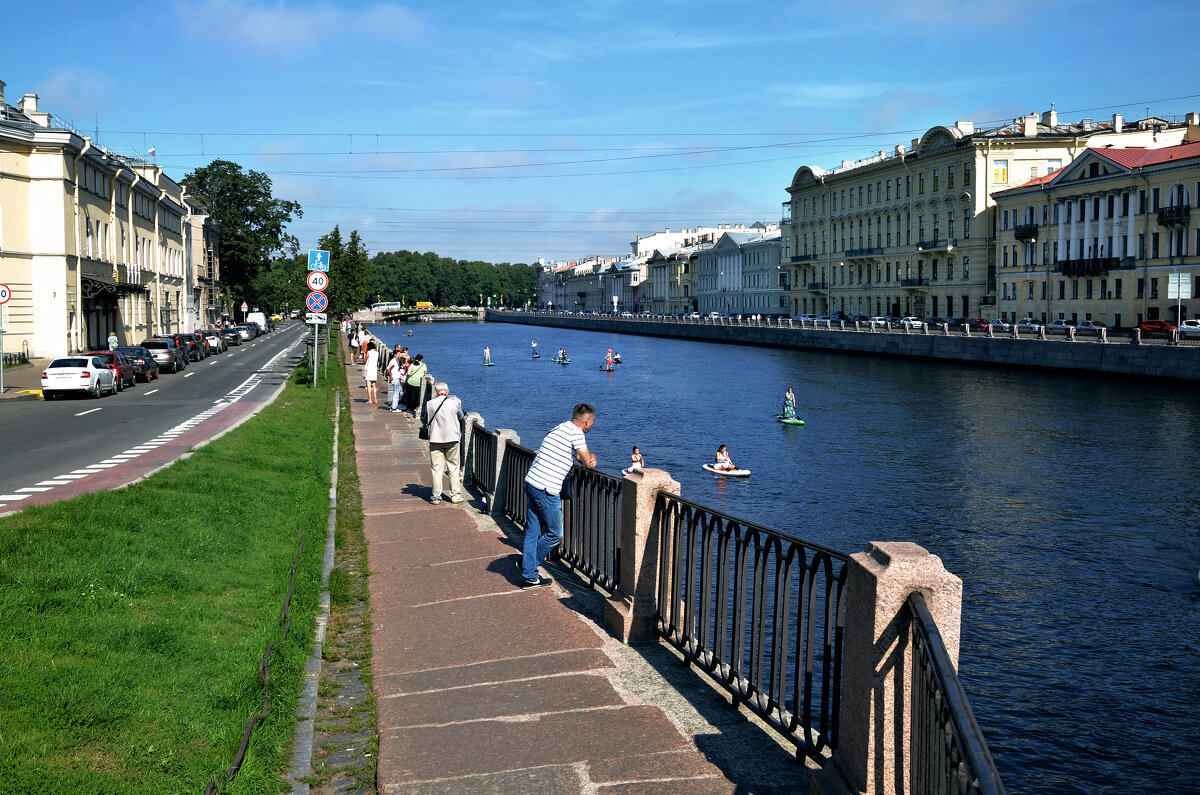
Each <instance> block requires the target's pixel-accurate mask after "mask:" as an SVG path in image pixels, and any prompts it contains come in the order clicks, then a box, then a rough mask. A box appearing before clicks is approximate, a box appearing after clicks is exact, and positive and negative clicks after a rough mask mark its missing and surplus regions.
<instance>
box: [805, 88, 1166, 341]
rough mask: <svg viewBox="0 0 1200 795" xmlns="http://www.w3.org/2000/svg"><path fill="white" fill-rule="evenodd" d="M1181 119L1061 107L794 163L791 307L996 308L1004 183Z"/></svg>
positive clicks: (920, 312) (1134, 142)
mask: <svg viewBox="0 0 1200 795" xmlns="http://www.w3.org/2000/svg"><path fill="white" fill-rule="evenodd" d="M1182 137H1183V125H1173V126H1172V125H1166V126H1164V127H1163V128H1161V129H1153V128H1149V127H1148V128H1142V127H1140V126H1137V127H1132V126H1131V127H1129V128H1126V127H1125V125H1124V123H1123V120H1122V119H1121V117H1120V116H1114V117H1113V120H1112V121H1111V122H1107V121H1106V122H1094V121H1093V120H1091V119H1084V120H1082V121H1080V122H1078V123H1070V124H1060V123H1059V121H1058V118H1057V114H1056V112H1055V111H1053V110H1051V111H1049V112H1047V113H1043V114H1042V115H1041V117H1040V118H1039V117H1038V116H1036V115H1031V116H1025V117H1022V118H1019V119H1014V120H1013V123H1012V124H1010V125H1006V126H1004V127H999V128H995V129H988V130H977V129H976V128H975V126H974V124H972V123H971V122H957V123H955V124H954V126H952V127H934V128H931V129H930V130H928V131H927V132H926V133H925V134H924V135H923V136H921V137H920V138H916V139H913V141H912V143H911V146H910V147H908V148H906V147H904V146H896V147H895V148H894V150H893V151H891V152H888V151H880V152H879V153H878V154H877V155H875V156H873V157H869V158H866V159H864V160H859V161H843V163H842V165H841V166H839V167H838V168H834V169H831V170H828V171H826V170H824V169H822V168H819V167H816V166H803V167H801V168H800V169H798V170H797V171H796V173H795V176H794V178H793V179H792V182H791V185H790V186H788V188H787V191H788V194H789V199H788V201H787V202H785V203H784V217H783V220H782V222H781V226H782V229H783V254H782V266H783V268H784V269H785V270H786V271H788V278H787V282H788V283H789V284H790V285H793V289H791V290H790V291H789V296H788V297H789V303H790V313H791V314H792V315H799V314H806V313H809V314H817V315H832V314H834V313H838V312H841V313H845V314H847V315H863V316H892V317H898V316H903V315H914V316H918V317H927V316H928V317H934V316H936V317H947V318H950V317H955V318H961V317H990V316H992V315H994V314H995V302H996V285H997V277H998V272H997V263H996V260H995V256H996V251H997V248H996V246H995V237H994V233H993V228H992V219H993V213H992V209H993V208H992V198H991V194H992V193H993V192H994V191H996V190H1002V189H1004V188H1007V187H1010V186H1015V185H1021V184H1024V183H1025V182H1027V181H1028V180H1030V179H1031V178H1035V177H1038V176H1042V175H1045V174H1046V173H1049V172H1053V171H1056V170H1058V169H1060V168H1062V167H1063V166H1064V165H1065V164H1067V163H1070V162H1071V161H1072V160H1074V159H1075V158H1076V157H1077V156H1079V155H1080V154H1081V153H1083V152H1084V151H1086V149H1087V147H1089V146H1113V147H1128V146H1147V145H1149V144H1150V142H1151V140H1152V139H1154V138H1157V139H1158V140H1161V141H1164V142H1166V141H1168V140H1169V141H1171V142H1178V141H1180V140H1182Z"/></svg>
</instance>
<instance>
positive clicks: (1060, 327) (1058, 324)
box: [1018, 320, 1075, 334]
mask: <svg viewBox="0 0 1200 795" xmlns="http://www.w3.org/2000/svg"><path fill="white" fill-rule="evenodd" d="M1018 325H1020V324H1018ZM1069 328H1075V324H1074V323H1072V322H1071V321H1069V320H1051V321H1050V322H1049V323H1047V324H1046V331H1047V332H1051V331H1061V332H1062V333H1063V334H1066V333H1067V329H1069Z"/></svg>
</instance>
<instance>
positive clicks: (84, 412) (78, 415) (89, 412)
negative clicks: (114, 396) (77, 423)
mask: <svg viewBox="0 0 1200 795" xmlns="http://www.w3.org/2000/svg"><path fill="white" fill-rule="evenodd" d="M101 408H104V407H103V406H101V407H100V408H95V409H88V410H87V411H81V412H79V413H78V414H76V415H75V416H76V417H82V416H83V415H84V414H91V413H92V412H93V411H99V410H100V409H101Z"/></svg>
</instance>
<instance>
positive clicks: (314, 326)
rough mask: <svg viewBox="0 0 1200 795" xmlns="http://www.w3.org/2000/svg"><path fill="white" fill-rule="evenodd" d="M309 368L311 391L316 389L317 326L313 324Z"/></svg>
mask: <svg viewBox="0 0 1200 795" xmlns="http://www.w3.org/2000/svg"><path fill="white" fill-rule="evenodd" d="M308 364H309V366H310V367H312V371H313V384H312V385H313V389H316V388H317V324H316V323H313V352H312V360H311V361H309V363H308Z"/></svg>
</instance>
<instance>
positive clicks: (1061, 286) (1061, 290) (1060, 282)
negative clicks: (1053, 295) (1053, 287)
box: [1058, 279, 1067, 301]
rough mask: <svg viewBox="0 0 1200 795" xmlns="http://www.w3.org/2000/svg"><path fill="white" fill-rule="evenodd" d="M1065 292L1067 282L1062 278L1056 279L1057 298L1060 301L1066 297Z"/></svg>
mask: <svg viewBox="0 0 1200 795" xmlns="http://www.w3.org/2000/svg"><path fill="white" fill-rule="evenodd" d="M1066 294H1067V283H1066V282H1065V281H1064V280H1062V279H1059V280H1058V300H1060V301H1062V300H1064V299H1065V297H1066Z"/></svg>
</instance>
